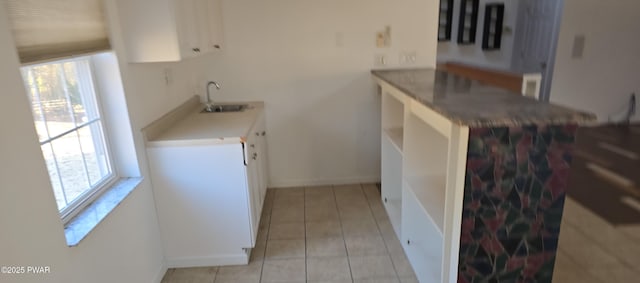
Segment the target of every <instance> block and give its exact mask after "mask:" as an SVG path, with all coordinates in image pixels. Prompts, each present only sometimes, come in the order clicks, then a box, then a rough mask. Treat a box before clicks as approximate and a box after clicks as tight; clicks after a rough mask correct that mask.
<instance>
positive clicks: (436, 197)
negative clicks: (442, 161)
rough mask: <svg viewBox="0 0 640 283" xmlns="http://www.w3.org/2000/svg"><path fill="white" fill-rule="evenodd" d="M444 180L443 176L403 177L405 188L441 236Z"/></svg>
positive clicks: (444, 190) (444, 191)
mask: <svg viewBox="0 0 640 283" xmlns="http://www.w3.org/2000/svg"><path fill="white" fill-rule="evenodd" d="M445 180H446V176H445V175H433V176H428V175H425V176H420V177H405V184H406V185H407V188H408V189H409V191H410V192H411V193H412V194H413V195H414V196H415V197H416V199H417V201H418V203H419V204H420V206H421V207H422V209H423V210H424V212H425V214H426V215H427V216H428V218H430V219H431V221H433V223H434V224H435V226H436V227H437V228H438V231H439V232H440V234H441V235H442V231H443V227H444V204H445V193H446V181H445Z"/></svg>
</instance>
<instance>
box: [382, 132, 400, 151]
mask: <svg viewBox="0 0 640 283" xmlns="http://www.w3.org/2000/svg"><path fill="white" fill-rule="evenodd" d="M384 133H385V135H386V136H387V138H389V140H391V143H392V144H393V145H394V146H395V147H396V149H397V150H398V151H399V152H400V153H401V154H402V136H403V134H404V130H403V129H402V128H391V129H386V130H384Z"/></svg>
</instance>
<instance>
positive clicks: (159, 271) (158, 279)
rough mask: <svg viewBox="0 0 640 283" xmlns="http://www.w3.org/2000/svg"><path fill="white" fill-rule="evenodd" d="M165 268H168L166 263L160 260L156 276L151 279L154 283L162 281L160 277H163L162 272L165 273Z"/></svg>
mask: <svg viewBox="0 0 640 283" xmlns="http://www.w3.org/2000/svg"><path fill="white" fill-rule="evenodd" d="M167 270H169V268H168V267H167V263H166V262H164V260H163V261H162V263H161V264H160V268H159V270H158V272H156V277H155V279H154V280H153V282H154V283H162V278H163V277H164V274H165V273H167Z"/></svg>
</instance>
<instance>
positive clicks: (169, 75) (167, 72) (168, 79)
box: [163, 68, 173, 85]
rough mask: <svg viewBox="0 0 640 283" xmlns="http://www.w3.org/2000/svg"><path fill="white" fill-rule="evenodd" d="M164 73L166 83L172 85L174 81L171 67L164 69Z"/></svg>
mask: <svg viewBox="0 0 640 283" xmlns="http://www.w3.org/2000/svg"><path fill="white" fill-rule="evenodd" d="M163 75H164V84H165V85H170V84H172V83H173V72H172V71H171V68H165V69H164V70H163Z"/></svg>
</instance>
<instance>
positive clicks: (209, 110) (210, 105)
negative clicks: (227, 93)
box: [207, 81, 220, 112]
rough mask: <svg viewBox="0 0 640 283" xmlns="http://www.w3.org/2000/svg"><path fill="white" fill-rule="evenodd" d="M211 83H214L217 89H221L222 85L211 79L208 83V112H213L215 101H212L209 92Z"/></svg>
mask: <svg viewBox="0 0 640 283" xmlns="http://www.w3.org/2000/svg"><path fill="white" fill-rule="evenodd" d="M211 85H214V86H215V87H216V89H220V85H219V84H218V83H217V82H214V81H210V82H208V83H207V112H213V103H212V102H211V95H210V93H209V88H210V87H211Z"/></svg>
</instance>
